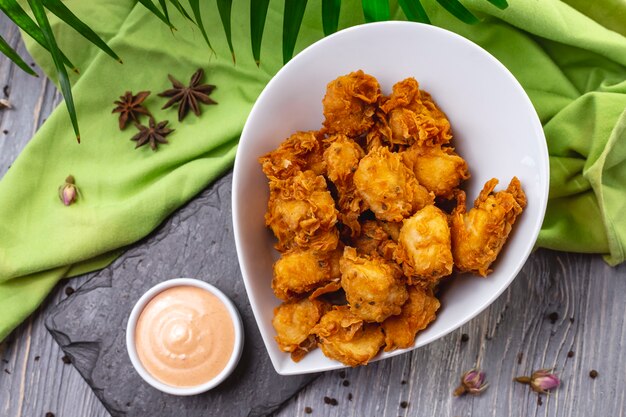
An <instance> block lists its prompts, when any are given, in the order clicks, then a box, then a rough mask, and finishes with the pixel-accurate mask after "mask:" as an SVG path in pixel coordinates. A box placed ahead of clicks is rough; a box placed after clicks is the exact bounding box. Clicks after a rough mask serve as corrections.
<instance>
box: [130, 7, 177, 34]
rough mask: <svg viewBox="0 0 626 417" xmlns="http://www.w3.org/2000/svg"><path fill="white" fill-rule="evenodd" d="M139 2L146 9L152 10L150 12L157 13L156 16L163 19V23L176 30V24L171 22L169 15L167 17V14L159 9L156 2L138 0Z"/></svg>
mask: <svg viewBox="0 0 626 417" xmlns="http://www.w3.org/2000/svg"><path fill="white" fill-rule="evenodd" d="M138 1H139V3H141V4H142V5H143V6H144V7H145V8H146V9H148V10H150V12H151V13H152V14H153V15H155V16H156V17H158V18H159V19H161V20H162V21H163V23H165V24H166V25H167V26H169V28H170V29H172V30H176V28H175V27H174V25H172V22H170V19H169V17H165V15H164V14H163V12H161V11H160V10H159V9H157V7H156V6H155V5H154V3H152V1H151V0H138Z"/></svg>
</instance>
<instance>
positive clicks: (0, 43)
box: [0, 36, 38, 77]
mask: <svg viewBox="0 0 626 417" xmlns="http://www.w3.org/2000/svg"><path fill="white" fill-rule="evenodd" d="M0 52H2V53H3V54H4V55H6V56H7V57H8V58H9V59H10V60H11V61H13V62H15V64H17V66H18V67H20V68H21V69H23V70H24V71H26V72H27V73H29V74H30V75H34V76H35V77H38V75H37V73H36V72H35V71H33V69H32V68H31V67H29V66H28V64H27V63H26V62H24V60H23V59H22V58H21V57H20V56H19V55H18V54H17V52H15V49H13V48H11V45H9V44H8V43H7V41H5V40H4V38H3V37H2V36H0Z"/></svg>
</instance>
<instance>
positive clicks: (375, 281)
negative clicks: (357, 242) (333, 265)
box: [340, 246, 408, 322]
mask: <svg viewBox="0 0 626 417" xmlns="http://www.w3.org/2000/svg"><path fill="white" fill-rule="evenodd" d="M340 267H341V286H342V287H343V289H344V291H345V292H346V299H347V300H348V303H349V304H350V309H351V311H352V312H353V313H354V314H355V315H356V316H358V317H360V318H362V319H363V320H365V321H369V322H382V321H383V320H385V319H386V318H387V317H389V316H391V315H394V314H400V310H401V307H402V304H404V302H405V301H406V299H407V297H408V294H407V291H406V285H405V283H404V282H403V281H402V280H401V276H402V274H401V272H400V270H399V268H398V267H397V266H396V265H395V264H393V263H390V262H387V261H386V260H384V259H383V258H381V257H378V256H373V257H369V256H365V255H362V256H360V255H358V254H357V252H356V249H354V248H351V247H348V246H347V247H346V248H345V249H344V251H343V258H341V261H340Z"/></svg>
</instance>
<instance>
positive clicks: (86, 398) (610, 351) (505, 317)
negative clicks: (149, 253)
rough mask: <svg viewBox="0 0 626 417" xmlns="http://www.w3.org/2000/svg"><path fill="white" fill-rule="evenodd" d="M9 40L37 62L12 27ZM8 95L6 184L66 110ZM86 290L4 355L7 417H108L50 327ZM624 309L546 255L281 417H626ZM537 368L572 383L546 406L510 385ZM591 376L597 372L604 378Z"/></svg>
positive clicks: (0, 368)
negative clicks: (419, 341) (425, 335)
mask: <svg viewBox="0 0 626 417" xmlns="http://www.w3.org/2000/svg"><path fill="white" fill-rule="evenodd" d="M0 35H2V36H3V37H4V38H5V39H7V41H8V42H9V43H10V44H11V45H13V46H15V47H17V48H18V51H19V52H20V54H21V55H22V56H27V53H26V52H25V50H24V48H23V46H22V44H21V41H20V39H19V33H18V31H17V29H15V27H14V26H12V25H11V24H9V22H8V21H7V19H6V18H5V17H4V16H0ZM27 62H29V63H30V62H31V61H30V58H28V59H27ZM38 72H39V73H41V71H40V70H38ZM5 85H6V86H8V88H7V89H6V90H7V92H8V93H9V94H8V99H9V101H10V102H11V103H12V105H13V109H10V110H2V111H0V178H1V177H2V176H3V175H4V174H5V173H6V171H7V170H8V169H10V165H11V163H12V162H13V161H14V160H15V158H16V157H17V155H18V154H19V153H20V151H21V150H22V149H23V148H24V146H25V145H26V144H27V142H28V140H29V139H30V138H31V136H32V135H33V133H34V132H35V131H36V129H37V128H38V127H39V126H40V125H41V123H42V122H43V121H44V120H45V118H46V116H47V115H48V114H49V113H50V111H51V110H52V109H53V108H54V107H55V106H56V105H57V104H58V102H59V101H60V97H59V95H58V93H57V92H56V90H55V88H54V85H52V84H51V83H50V82H49V81H48V80H46V79H45V77H43V76H41V77H39V78H33V77H30V76H28V75H26V74H24V73H23V72H22V71H20V70H19V69H17V68H16V67H15V66H13V65H11V64H10V62H9V61H8V59H6V58H4V57H0V97H3V98H4V97H5V96H4V94H3V92H2V89H3V87H4V86H5ZM5 131H6V133H5ZM68 146H75V145H74V144H68ZM0 221H5V219H0ZM0 238H1V237H0ZM86 279H87V277H79V278H74V279H72V280H71V281H69V282H63V283H61V284H59V285H58V286H57V288H56V289H55V290H54V291H53V293H52V294H51V295H50V297H48V299H47V300H46V302H45V303H44V304H43V305H42V306H41V308H39V309H38V310H37V311H36V312H35V313H34V314H33V315H32V317H31V318H30V319H29V320H27V321H26V322H25V323H24V324H22V325H21V326H20V327H19V328H18V329H17V330H16V331H14V332H13V333H12V334H11V335H10V336H9V337H8V338H7V339H6V340H5V342H3V343H2V344H0V360H2V362H1V363H0V416H3V417H5V416H6V417H21V416H24V417H38V416H41V417H44V416H45V415H46V413H47V412H51V413H54V415H55V416H57V417H83V416H89V417H100V416H107V415H108V414H107V412H106V411H105V410H104V408H103V407H102V405H101V404H100V403H99V402H98V400H97V398H96V397H95V395H94V394H93V393H92V391H91V390H90V389H89V387H88V386H87V384H86V383H85V382H84V381H83V380H82V378H81V377H80V375H79V374H78V372H77V371H76V370H75V369H74V368H73V366H71V365H67V364H64V362H63V361H62V356H63V354H62V352H61V351H60V349H59V347H58V346H57V345H56V344H55V342H54V341H53V339H52V337H51V336H50V334H48V332H47V331H46V329H45V327H44V325H43V321H44V318H45V317H46V312H47V311H48V309H49V308H51V306H53V305H55V304H57V303H58V302H59V301H60V300H61V299H63V298H64V297H66V295H65V289H66V288H67V287H68V286H71V287H74V288H75V287H78V286H80V285H81V284H82V283H83V282H84V281H85V280H86ZM625 298H626V266H621V267H617V268H611V267H609V266H607V265H606V264H605V263H604V262H603V261H602V259H601V258H600V257H597V256H587V255H578V254H566V253H558V252H552V251H546V250H539V251H537V252H535V253H534V254H533V255H531V257H530V259H529V260H528V262H527V263H526V265H525V267H524V269H523V270H522V272H521V273H520V274H519V276H518V277H517V278H516V279H515V281H514V282H513V284H512V285H511V286H510V287H509V289H508V290H507V291H505V293H504V294H502V296H500V298H499V299H498V300H497V301H496V302H495V303H494V304H492V305H491V306H490V307H489V308H488V309H486V310H485V311H484V312H483V313H482V314H480V315H479V316H478V317H477V318H475V319H474V320H471V321H470V322H469V323H468V324H466V325H464V326H462V327H461V328H460V329H459V330H457V331H455V332H453V333H451V334H449V335H448V336H446V337H444V338H442V339H440V340H438V341H437V342H434V343H432V344H430V345H428V346H426V347H423V348H421V349H418V350H416V351H414V352H413V353H410V354H406V355H402V356H399V357H395V358H393V359H390V360H386V361H382V362H377V363H373V364H371V365H369V366H367V367H364V368H358V369H348V370H346V371H336V372H329V373H326V374H323V375H322V376H321V377H320V378H318V379H317V380H316V381H314V382H313V383H312V384H311V385H309V386H308V387H307V388H305V389H304V390H303V391H302V392H301V393H300V394H299V395H297V396H296V398H294V399H293V400H291V401H290V402H289V403H288V404H286V405H285V407H283V408H282V409H281V410H280V411H279V412H278V413H277V416H279V417H291V416H297V417H305V416H329V417H330V416H333V417H334V416H337V417H339V416H341V417H351V416H354V417H374V416H376V417H378V416H381V417H397V416H438V417H439V416H440V417H444V416H445V417H448V416H449V417H461V416H476V417H485V416H494V417H503V416H559V417H588V416H611V417H621V416H625V415H626V411H625V410H626V394H625V392H626V390H625V389H624V385H625V383H626V355H625V354H624V353H623V349H626V320H625V317H626V302H624V299H625ZM464 334H465V335H467V337H463V336H462V335H464ZM466 338H467V340H466V341H464V340H465V339H466ZM474 366H480V367H481V368H482V369H483V370H485V371H486V372H487V379H488V382H489V383H490V387H489V388H488V389H487V391H486V392H485V393H484V394H483V395H482V396H479V397H469V396H466V397H461V398H455V397H453V396H452V391H453V390H454V388H455V386H456V384H457V382H458V378H459V376H460V375H461V374H462V372H463V371H465V370H468V369H470V368H472V367H474ZM538 368H555V370H556V372H557V373H558V374H559V376H560V377H561V378H562V380H563V382H562V385H561V387H560V388H558V389H557V390H556V391H554V393H552V394H550V395H548V396H542V397H541V399H540V398H539V397H538V396H537V394H535V393H532V392H531V391H530V390H529V389H528V387H526V386H522V385H520V384H517V383H514V382H513V381H512V379H513V377H515V376H518V375H522V374H529V373H530V372H532V370H533V369H538ZM591 370H597V372H598V376H597V377H596V378H595V379H593V378H591V377H590V376H589V372H590V371H591ZM325 399H326V400H325ZM333 399H334V400H336V405H333V404H334V403H335V402H334V401H332V400H333ZM327 403H328V404H327ZM181 411H184V410H181ZM309 412H310V413H309ZM182 415H184V412H183V413H182Z"/></svg>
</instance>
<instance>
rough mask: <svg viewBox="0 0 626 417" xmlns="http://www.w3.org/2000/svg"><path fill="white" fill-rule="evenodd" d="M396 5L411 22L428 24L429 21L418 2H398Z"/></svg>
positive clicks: (414, 0) (402, 0) (407, 0)
mask: <svg viewBox="0 0 626 417" xmlns="http://www.w3.org/2000/svg"><path fill="white" fill-rule="evenodd" d="M398 4H399V5H400V7H401V8H402V11H403V12H404V15H405V16H406V18H407V19H409V20H411V21H413V22H420V23H428V24H430V19H429V18H428V15H427V14H426V10H424V6H422V3H420V0H398Z"/></svg>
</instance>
